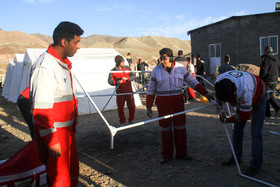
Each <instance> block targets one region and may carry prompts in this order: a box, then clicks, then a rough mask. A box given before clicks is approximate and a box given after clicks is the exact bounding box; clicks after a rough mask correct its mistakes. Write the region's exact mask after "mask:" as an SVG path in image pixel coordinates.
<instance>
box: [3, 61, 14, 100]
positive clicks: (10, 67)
mask: <svg viewBox="0 0 280 187" xmlns="http://www.w3.org/2000/svg"><path fill="white" fill-rule="evenodd" d="M14 67H15V63H14V61H13V60H10V62H9V64H8V69H7V71H6V75H5V82H4V86H3V90H2V96H3V97H5V98H6V99H8V97H9V91H10V85H11V81H12V74H13V69H14Z"/></svg>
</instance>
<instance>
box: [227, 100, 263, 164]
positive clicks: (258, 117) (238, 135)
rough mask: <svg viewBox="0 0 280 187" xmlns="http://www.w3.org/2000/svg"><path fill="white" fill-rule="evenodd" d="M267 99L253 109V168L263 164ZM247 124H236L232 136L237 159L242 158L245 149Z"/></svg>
mask: <svg viewBox="0 0 280 187" xmlns="http://www.w3.org/2000/svg"><path fill="white" fill-rule="evenodd" d="M266 100H267V97H266V96H264V97H263V99H262V101H261V103H260V104H259V105H258V106H256V107H254V108H253V111H252V118H251V143H252V147H251V155H252V160H251V162H250V165H251V167H253V168H260V167H261V165H262V162H263V135H262V129H263V123H264V112H265V105H266ZM238 113H239V109H237V112H236V115H238ZM245 125H246V121H245V122H240V123H235V124H234V130H233V135H232V143H233V147H234V151H235V154H236V157H237V159H241V157H242V149H243V135H244V127H245Z"/></svg>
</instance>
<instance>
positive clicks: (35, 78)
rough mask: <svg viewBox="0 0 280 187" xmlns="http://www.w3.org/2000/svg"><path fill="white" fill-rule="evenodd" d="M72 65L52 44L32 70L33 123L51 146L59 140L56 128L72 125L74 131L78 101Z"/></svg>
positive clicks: (42, 137)
mask: <svg viewBox="0 0 280 187" xmlns="http://www.w3.org/2000/svg"><path fill="white" fill-rule="evenodd" d="M71 68H72V65H71V62H70V61H69V60H68V59H67V58H66V59H64V60H62V59H61V58H60V57H59V55H58V54H57V52H56V51H55V50H54V49H53V47H52V45H50V46H49V48H48V50H47V51H46V52H45V53H44V54H42V55H41V56H40V57H39V58H38V59H37V60H36V62H35V63H34V65H33V66H32V69H31V77H30V97H31V98H32V103H33V123H34V127H35V129H36V130H37V131H38V132H39V135H40V137H41V139H42V140H43V141H44V142H45V144H46V145H47V146H48V147H51V146H52V145H55V144H57V143H59V142H58V133H57V128H62V127H70V126H72V128H73V129H74V131H75V126H76V123H77V121H76V119H77V116H78V110H77V105H78V100H77V98H76V94H75V93H74V89H73V80H72V74H71Z"/></svg>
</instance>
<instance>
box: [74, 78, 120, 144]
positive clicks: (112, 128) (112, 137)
mask: <svg viewBox="0 0 280 187" xmlns="http://www.w3.org/2000/svg"><path fill="white" fill-rule="evenodd" d="M73 77H74V78H75V80H76V81H77V83H78V84H79V85H80V87H81V88H82V90H83V92H84V93H85V94H86V96H87V97H88V99H89V100H90V102H91V104H92V105H93V107H94V108H95V110H96V111H97V113H98V114H99V115H100V117H101V118H102V119H103V121H104V122H105V124H106V125H107V127H108V129H109V130H110V133H111V142H112V141H114V140H113V139H114V136H115V134H116V132H117V131H115V127H113V126H111V125H110V124H109V123H108V121H107V120H106V118H105V117H104V116H103V114H102V113H101V112H100V110H99V108H98V107H97V106H96V104H95V103H94V101H93V100H92V99H91V97H90V96H89V94H88V93H87V91H86V90H85V89H84V87H83V86H82V84H81V83H80V82H79V80H78V79H77V77H76V76H75V75H74V74H73ZM111 148H112V145H111Z"/></svg>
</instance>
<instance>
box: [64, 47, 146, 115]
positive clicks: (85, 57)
mask: <svg viewBox="0 0 280 187" xmlns="http://www.w3.org/2000/svg"><path fill="white" fill-rule="evenodd" d="M116 55H120V53H118V52H117V51H116V50H115V49H111V48H82V49H79V50H78V52H77V53H76V54H75V55H74V56H73V57H71V58H69V59H70V61H71V62H72V64H73V68H72V72H73V74H75V76H76V77H77V78H78V80H79V81H80V83H81V84H82V85H83V87H84V89H85V90H86V91H87V92H88V93H89V94H90V95H91V96H92V95H94V97H92V99H93V100H94V102H95V103H96V105H97V107H98V108H99V109H100V110H102V109H103V107H104V106H105V105H106V103H107V101H108V100H109V99H110V96H102V97H95V96H96V95H108V94H113V93H114V91H115V87H114V86H111V85H109V84H108V75H109V72H110V71H111V69H113V68H114V67H115V66H116V63H115V56H116ZM124 59H125V58H124ZM125 64H126V65H128V62H125ZM74 84H75V88H76V89H77V93H78V95H84V93H83V91H82V89H81V88H80V87H79V85H77V84H76V82H75V81H74ZM132 87H133V88H134V86H132ZM115 94H116V93H115ZM134 99H135V105H136V106H139V105H142V103H141V100H140V97H139V95H134ZM78 108H79V113H80V114H89V113H94V112H96V111H95V109H94V107H93V106H92V105H91V103H90V101H89V100H88V98H87V97H84V98H81V97H79V107H78ZM116 108H117V105H116V96H113V97H112V99H111V100H110V102H109V103H108V105H107V106H106V109H105V110H108V109H116Z"/></svg>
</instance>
